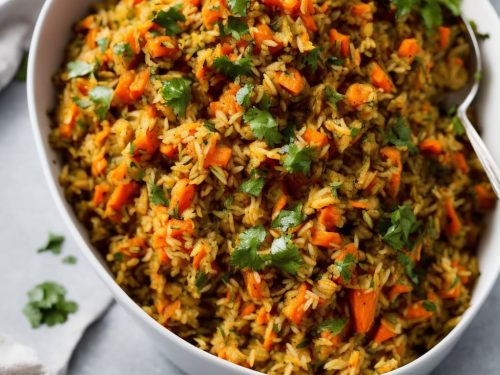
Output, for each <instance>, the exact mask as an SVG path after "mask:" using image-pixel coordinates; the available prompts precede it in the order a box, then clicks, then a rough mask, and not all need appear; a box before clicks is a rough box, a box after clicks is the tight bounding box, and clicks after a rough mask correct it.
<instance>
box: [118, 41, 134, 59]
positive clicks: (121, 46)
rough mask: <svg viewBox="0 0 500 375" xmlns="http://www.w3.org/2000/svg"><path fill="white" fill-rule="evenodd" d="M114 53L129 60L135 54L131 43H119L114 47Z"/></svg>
mask: <svg viewBox="0 0 500 375" xmlns="http://www.w3.org/2000/svg"><path fill="white" fill-rule="evenodd" d="M113 52H114V54H115V55H119V56H123V57H125V58H127V59H130V58H132V57H133V56H134V52H132V47H131V46H130V43H117V44H115V45H114V46H113Z"/></svg>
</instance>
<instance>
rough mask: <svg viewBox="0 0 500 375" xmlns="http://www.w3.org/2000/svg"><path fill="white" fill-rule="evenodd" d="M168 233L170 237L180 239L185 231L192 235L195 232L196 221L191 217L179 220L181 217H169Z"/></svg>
mask: <svg viewBox="0 0 500 375" xmlns="http://www.w3.org/2000/svg"><path fill="white" fill-rule="evenodd" d="M166 228H167V232H166V233H167V234H168V235H169V237H172V238H177V239H180V238H182V237H183V235H184V233H186V234H188V235H190V236H191V235H192V234H193V233H194V223H193V220H191V219H186V220H179V219H169V220H168V221H167V225H166Z"/></svg>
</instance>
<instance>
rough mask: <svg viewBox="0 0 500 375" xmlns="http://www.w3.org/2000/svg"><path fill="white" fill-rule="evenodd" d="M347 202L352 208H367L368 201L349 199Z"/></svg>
mask: <svg viewBox="0 0 500 375" xmlns="http://www.w3.org/2000/svg"><path fill="white" fill-rule="evenodd" d="M349 204H350V205H351V207H352V208H359V209H362V210H366V209H367V208H368V202H367V201H366V200H357V201H356V200H350V201H349Z"/></svg>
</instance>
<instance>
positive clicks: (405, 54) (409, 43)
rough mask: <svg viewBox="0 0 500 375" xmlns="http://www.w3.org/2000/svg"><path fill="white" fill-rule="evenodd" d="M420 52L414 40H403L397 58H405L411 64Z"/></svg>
mask: <svg viewBox="0 0 500 375" xmlns="http://www.w3.org/2000/svg"><path fill="white" fill-rule="evenodd" d="M419 52H420V46H419V45H418V42H417V40H416V39H415V38H407V39H403V41H402V42H401V44H400V45H399V48H398V56H399V57H401V58H405V59H407V60H408V62H409V63H410V64H411V63H412V62H413V60H414V59H415V56H417V54H418V53H419Z"/></svg>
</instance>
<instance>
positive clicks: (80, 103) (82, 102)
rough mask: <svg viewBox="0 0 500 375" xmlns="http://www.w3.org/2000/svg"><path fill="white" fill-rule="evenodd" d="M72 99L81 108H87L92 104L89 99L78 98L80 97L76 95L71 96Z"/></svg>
mask: <svg viewBox="0 0 500 375" xmlns="http://www.w3.org/2000/svg"><path fill="white" fill-rule="evenodd" d="M73 101H74V102H75V104H76V105H77V106H78V107H80V108H81V109H86V108H88V107H90V106H91V105H92V102H91V101H90V100H88V99H80V98H78V97H76V96H75V97H74V98H73Z"/></svg>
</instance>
